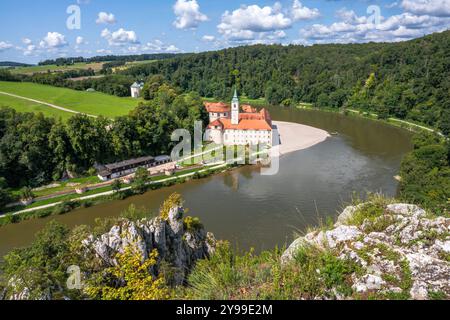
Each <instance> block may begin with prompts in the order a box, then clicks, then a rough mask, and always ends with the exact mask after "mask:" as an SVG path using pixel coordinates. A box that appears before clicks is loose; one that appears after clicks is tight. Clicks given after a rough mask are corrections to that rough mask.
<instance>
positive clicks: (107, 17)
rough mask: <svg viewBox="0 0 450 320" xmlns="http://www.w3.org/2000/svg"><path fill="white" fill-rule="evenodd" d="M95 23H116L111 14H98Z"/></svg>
mask: <svg viewBox="0 0 450 320" xmlns="http://www.w3.org/2000/svg"><path fill="white" fill-rule="evenodd" d="M95 22H96V23H97V24H115V23H116V22H117V21H116V17H115V16H114V15H113V14H112V13H107V12H100V13H99V14H98V18H97V20H96V21H95Z"/></svg>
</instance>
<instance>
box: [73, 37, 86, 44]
mask: <svg viewBox="0 0 450 320" xmlns="http://www.w3.org/2000/svg"><path fill="white" fill-rule="evenodd" d="M75 42H76V44H77V46H80V45H82V44H86V41H84V38H83V37H80V36H78V37H77V38H76V40H75Z"/></svg>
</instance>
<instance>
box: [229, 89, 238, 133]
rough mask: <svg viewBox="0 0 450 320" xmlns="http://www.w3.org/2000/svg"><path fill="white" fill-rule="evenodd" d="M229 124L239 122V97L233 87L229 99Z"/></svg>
mask: <svg viewBox="0 0 450 320" xmlns="http://www.w3.org/2000/svg"><path fill="white" fill-rule="evenodd" d="M231 124H233V125H238V124H239V98H238V95H237V90H236V89H234V96H233V100H231Z"/></svg>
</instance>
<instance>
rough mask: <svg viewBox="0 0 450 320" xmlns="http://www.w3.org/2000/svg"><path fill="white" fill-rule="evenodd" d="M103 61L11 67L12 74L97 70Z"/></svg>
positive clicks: (100, 67)
mask: <svg viewBox="0 0 450 320" xmlns="http://www.w3.org/2000/svg"><path fill="white" fill-rule="evenodd" d="M102 66H103V62H96V63H85V62H80V63H75V64H73V65H70V66H57V65H54V64H52V65H46V66H31V67H19V68H14V69H11V70H10V71H11V73H13V74H33V73H44V72H47V71H49V70H50V71H51V72H57V71H69V70H81V69H86V70H87V69H89V68H90V69H92V70H94V71H96V72H97V71H99V70H101V69H102Z"/></svg>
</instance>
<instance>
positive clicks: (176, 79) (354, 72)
mask: <svg viewBox="0 0 450 320" xmlns="http://www.w3.org/2000/svg"><path fill="white" fill-rule="evenodd" d="M124 73H125V74H127V75H131V76H133V77H135V78H146V77H149V76H152V75H155V74H161V75H162V76H164V78H165V79H166V80H167V81H169V82H170V83H171V84H172V85H175V86H178V87H180V88H182V89H183V90H185V91H197V92H198V93H200V95H202V96H206V97H216V98H223V99H225V98H228V97H229V96H230V94H231V90H232V88H233V87H234V86H235V85H237V87H238V89H239V90H240V92H241V94H242V95H245V96H247V97H249V98H260V97H265V98H266V99H267V100H268V102H269V103H272V104H285V105H290V104H293V103H295V102H300V101H301V102H312V103H315V104H317V105H318V106H319V107H336V108H338V107H343V106H347V107H350V108H358V109H362V110H368V111H373V112H376V113H377V114H379V115H380V117H387V116H395V117H397V118H401V119H410V120H414V121H417V122H421V123H424V124H427V125H431V126H439V127H440V128H441V129H442V130H444V131H446V133H448V127H449V122H450V120H449V118H450V113H449V109H450V105H449V103H450V101H449V100H450V98H449V96H450V80H449V79H450V31H446V32H443V33H440V34H432V35H429V36H426V37H423V38H420V39H415V40H412V41H408V42H401V43H368V44H345V45H338V44H327V45H314V46H310V47H304V46H294V45H291V46H280V45H272V46H265V45H256V46H249V47H239V48H231V49H225V50H221V51H214V52H206V53H200V54H192V55H185V56H180V57H176V58H173V59H169V60H163V61H158V62H157V63H154V64H149V65H143V66H136V67H134V68H130V69H128V70H126V71H124Z"/></svg>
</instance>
